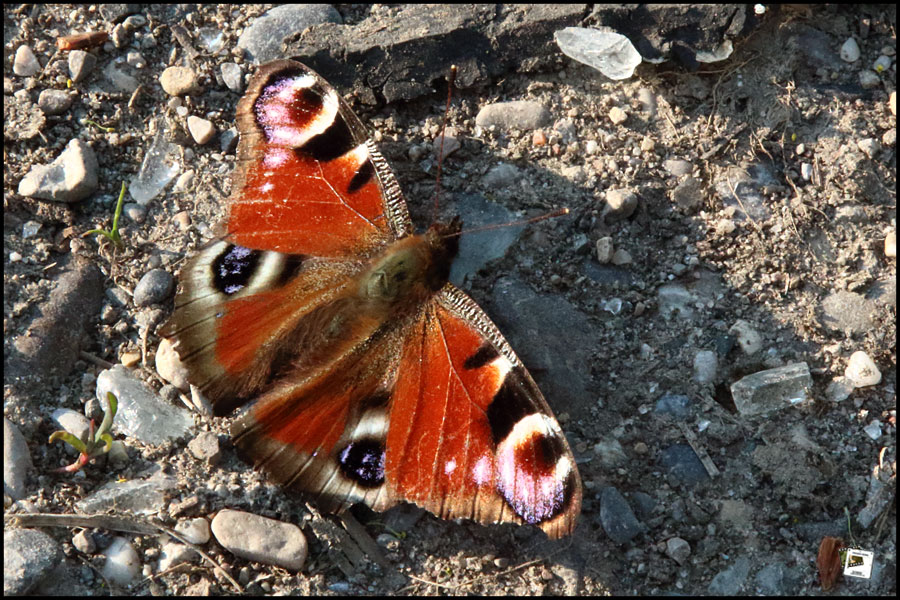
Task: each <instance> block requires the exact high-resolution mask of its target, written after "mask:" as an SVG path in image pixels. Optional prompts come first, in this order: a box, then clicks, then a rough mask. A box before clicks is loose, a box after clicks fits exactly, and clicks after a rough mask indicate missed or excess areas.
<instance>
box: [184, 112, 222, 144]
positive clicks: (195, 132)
mask: <svg viewBox="0 0 900 600" xmlns="http://www.w3.org/2000/svg"><path fill="white" fill-rule="evenodd" d="M187 126H188V131H190V132H191V137H192V138H194V141H195V142H197V143H198V144H200V145H201V146H202V145H204V144H206V143H207V142H209V140H211V139H212V138H213V136H214V135H216V127H215V125H213V124H212V123H210V122H209V121H207V120H206V119H201V118H200V117H195V116H194V115H191V116H190V117H188V118H187Z"/></svg>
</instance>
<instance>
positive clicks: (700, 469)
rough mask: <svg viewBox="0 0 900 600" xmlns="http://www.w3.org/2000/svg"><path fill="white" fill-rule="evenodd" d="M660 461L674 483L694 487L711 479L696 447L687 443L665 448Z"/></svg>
mask: <svg viewBox="0 0 900 600" xmlns="http://www.w3.org/2000/svg"><path fill="white" fill-rule="evenodd" d="M659 463H660V465H661V466H662V467H663V469H665V471H666V474H667V475H668V477H670V478H671V479H672V480H674V483H676V484H679V485H684V486H686V487H694V486H696V485H698V484H700V483H702V482H704V481H707V480H708V479H709V473H707V472H706V468H705V467H704V466H703V463H702V462H700V459H699V458H698V457H697V453H696V452H694V449H693V448H691V447H690V446H689V445H687V444H674V445H672V446H669V447H667V448H664V449H663V451H662V452H661V453H660V456H659Z"/></svg>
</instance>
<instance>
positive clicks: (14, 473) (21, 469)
mask: <svg viewBox="0 0 900 600" xmlns="http://www.w3.org/2000/svg"><path fill="white" fill-rule="evenodd" d="M31 469H32V463H31V453H30V452H29V451H28V444H27V443H26V442H25V437H24V436H23V435H22V433H21V432H20V431H19V428H18V427H16V426H15V424H14V423H13V422H12V421H10V420H9V419H7V418H6V417H3V493H4V494H6V495H7V496H9V497H10V498H12V499H13V500H21V499H22V498H24V497H25V495H26V488H25V479H26V477H28V472H29V471H31Z"/></svg>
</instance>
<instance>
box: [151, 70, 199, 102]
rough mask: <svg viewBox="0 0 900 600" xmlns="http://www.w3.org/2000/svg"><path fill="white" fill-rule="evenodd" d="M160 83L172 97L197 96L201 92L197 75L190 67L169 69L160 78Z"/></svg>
mask: <svg viewBox="0 0 900 600" xmlns="http://www.w3.org/2000/svg"><path fill="white" fill-rule="evenodd" d="M159 83H160V85H161V86H162V89H163V91H164V92H165V93H167V94H168V95H170V96H184V95H186V94H196V93H198V92H199V91H200V85H199V82H198V81H197V74H196V73H195V72H194V71H193V69H190V68H188V67H169V68H167V69H166V70H165V71H163V72H162V75H160V76H159Z"/></svg>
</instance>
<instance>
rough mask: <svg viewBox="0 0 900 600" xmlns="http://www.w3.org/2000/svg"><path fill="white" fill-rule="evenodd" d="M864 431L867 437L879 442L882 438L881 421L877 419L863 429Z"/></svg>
mask: <svg viewBox="0 0 900 600" xmlns="http://www.w3.org/2000/svg"><path fill="white" fill-rule="evenodd" d="M863 431H865V432H866V435H867V436H869V437H870V438H872V439H873V440H877V439H878V438H880V437H881V421H879V420H878V419H875V420H874V421H872V422H871V423H869V424H868V425H866V426H865V427H863Z"/></svg>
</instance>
